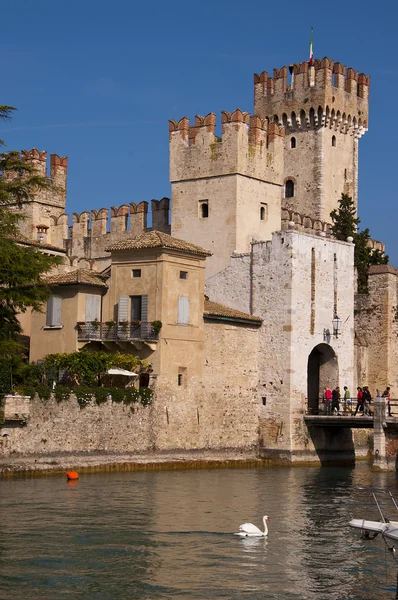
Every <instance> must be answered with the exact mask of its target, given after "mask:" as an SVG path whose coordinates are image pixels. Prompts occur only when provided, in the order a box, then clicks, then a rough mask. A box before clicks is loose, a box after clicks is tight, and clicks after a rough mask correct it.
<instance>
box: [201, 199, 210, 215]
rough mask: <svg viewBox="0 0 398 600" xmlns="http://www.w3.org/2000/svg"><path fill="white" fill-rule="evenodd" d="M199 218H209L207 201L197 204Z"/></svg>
mask: <svg viewBox="0 0 398 600" xmlns="http://www.w3.org/2000/svg"><path fill="white" fill-rule="evenodd" d="M199 216H200V218H201V219H207V218H208V216H209V204H208V201H207V200H201V201H200V202H199Z"/></svg>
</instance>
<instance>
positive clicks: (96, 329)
mask: <svg viewBox="0 0 398 600" xmlns="http://www.w3.org/2000/svg"><path fill="white" fill-rule="evenodd" d="M90 325H91V327H92V328H93V329H94V330H95V331H98V329H99V326H100V323H99V321H98V319H94V321H91V323H90Z"/></svg>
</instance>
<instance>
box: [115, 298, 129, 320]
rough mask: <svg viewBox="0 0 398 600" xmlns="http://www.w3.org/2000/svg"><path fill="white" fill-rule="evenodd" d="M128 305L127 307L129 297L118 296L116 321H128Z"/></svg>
mask: <svg viewBox="0 0 398 600" xmlns="http://www.w3.org/2000/svg"><path fill="white" fill-rule="evenodd" d="M128 307H129V297H128V296H119V304H118V311H117V318H118V322H119V323H121V322H122V321H128Z"/></svg>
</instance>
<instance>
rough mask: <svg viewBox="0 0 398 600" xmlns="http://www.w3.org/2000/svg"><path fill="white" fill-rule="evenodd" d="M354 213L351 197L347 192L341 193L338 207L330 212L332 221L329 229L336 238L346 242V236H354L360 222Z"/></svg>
mask: <svg viewBox="0 0 398 600" xmlns="http://www.w3.org/2000/svg"><path fill="white" fill-rule="evenodd" d="M356 214H357V210H356V208H355V204H354V202H353V200H352V198H350V196H348V195H347V194H341V198H340V200H339V208H338V209H334V210H332V212H331V213H330V218H331V219H332V223H333V225H332V227H331V228H330V231H331V233H332V235H333V236H334V237H335V238H336V239H338V240H343V241H344V242H346V241H347V238H348V237H350V236H351V237H354V236H355V234H356V232H357V228H358V225H359V223H360V220H359V219H358V217H357V216H356Z"/></svg>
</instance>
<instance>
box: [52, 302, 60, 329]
mask: <svg viewBox="0 0 398 600" xmlns="http://www.w3.org/2000/svg"><path fill="white" fill-rule="evenodd" d="M53 308H54V312H53V325H54V326H61V325H62V321H61V316H62V315H61V309H62V298H60V297H59V296H54V304H53Z"/></svg>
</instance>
